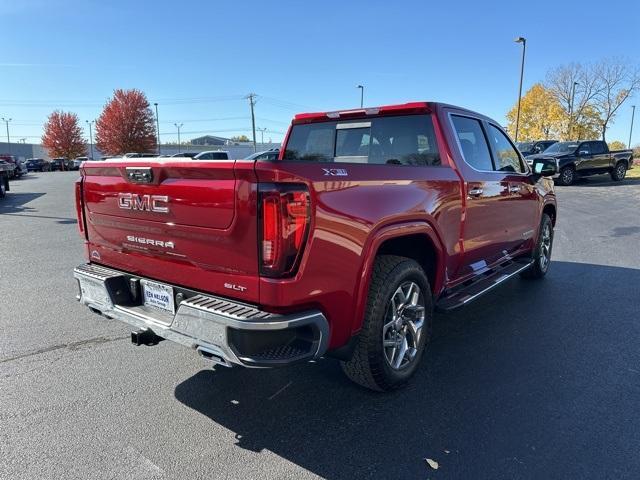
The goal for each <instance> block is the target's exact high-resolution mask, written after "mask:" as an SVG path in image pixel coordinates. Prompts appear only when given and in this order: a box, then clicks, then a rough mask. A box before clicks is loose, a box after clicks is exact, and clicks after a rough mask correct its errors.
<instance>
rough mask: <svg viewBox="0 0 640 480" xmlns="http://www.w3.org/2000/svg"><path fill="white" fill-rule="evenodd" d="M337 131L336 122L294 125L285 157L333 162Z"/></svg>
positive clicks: (287, 158)
mask: <svg viewBox="0 0 640 480" xmlns="http://www.w3.org/2000/svg"><path fill="white" fill-rule="evenodd" d="M335 133H336V124H335V122H326V123H310V124H308V125H294V127H293V128H292V130H291V135H289V141H288V142H287V149H286V151H285V152H284V159H285V160H304V161H309V162H332V161H333V148H334V145H333V143H334V138H335Z"/></svg>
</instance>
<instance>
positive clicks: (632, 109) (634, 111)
mask: <svg viewBox="0 0 640 480" xmlns="http://www.w3.org/2000/svg"><path fill="white" fill-rule="evenodd" d="M635 115H636V106H635V105H631V128H630V129H629V149H631V148H632V147H631V135H632V134H633V117H635ZM631 163H633V162H631Z"/></svg>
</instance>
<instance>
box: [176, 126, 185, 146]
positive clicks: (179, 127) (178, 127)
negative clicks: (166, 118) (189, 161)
mask: <svg viewBox="0 0 640 480" xmlns="http://www.w3.org/2000/svg"><path fill="white" fill-rule="evenodd" d="M174 125H175V126H176V128H177V129H178V153H180V129H181V128H182V126H183V125H184V123H180V124H177V123H174Z"/></svg>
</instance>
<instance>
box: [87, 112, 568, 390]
mask: <svg viewBox="0 0 640 480" xmlns="http://www.w3.org/2000/svg"><path fill="white" fill-rule="evenodd" d="M556 173H557V166H556V163H555V162H554V161H552V160H550V159H546V158H541V159H537V160H535V161H534V162H533V164H532V165H531V166H529V165H527V163H526V162H525V161H524V160H523V158H522V157H521V154H520V153H519V152H518V150H517V148H516V147H515V146H514V144H513V143H512V141H511V140H510V139H509V138H508V136H507V135H506V134H505V133H504V131H503V130H502V128H501V127H500V126H499V124H498V123H497V122H495V121H493V120H491V119H490V118H487V117H485V116H483V115H480V114H477V113H474V112H471V111H469V110H466V109H462V108H458V107H454V106H450V105H444V104H439V103H431V102H416V103H407V104H403V105H392V106H383V107H377V108H365V109H357V110H347V111H337V112H326V113H306V114H300V115H297V116H295V118H294V119H293V121H292V124H291V127H290V128H289V131H288V133H287V136H286V139H285V141H284V145H283V148H282V150H281V151H280V154H279V158H278V159H277V160H257V161H256V160H221V161H199V160H193V159H187V158H155V159H128V160H122V159H114V160H107V161H102V162H92V161H88V162H84V163H83V165H82V167H81V178H80V179H79V180H78V181H77V183H76V200H77V202H76V203H77V214H78V219H79V222H78V225H79V228H80V231H81V234H82V236H83V238H84V240H85V247H86V256H87V259H88V261H89V263H87V264H84V265H81V266H79V267H77V268H76V269H75V277H76V278H77V280H78V283H79V289H80V294H79V295H78V299H79V300H80V302H82V303H83V304H85V305H87V306H88V307H89V308H90V309H91V310H93V311H94V312H97V313H100V314H102V315H104V316H106V317H109V318H113V319H117V320H120V321H123V322H126V323H127V324H129V325H131V326H133V327H134V328H135V331H134V332H133V333H132V341H133V342H134V343H135V344H138V345H140V344H147V345H153V344H156V343H157V342H158V341H159V340H161V339H169V340H172V341H175V342H178V343H180V344H183V345H186V346H189V347H192V348H194V349H195V350H197V351H198V352H199V353H200V354H201V355H203V356H204V357H206V358H208V359H210V360H212V361H213V362H215V363H217V364H222V365H225V366H233V365H241V366H246V367H275V366H283V365H288V364H292V363H296V362H302V361H308V360H312V359H314V358H318V357H320V356H323V355H329V356H333V357H336V358H338V359H340V360H341V362H342V365H343V368H344V371H345V373H346V374H347V375H348V376H349V377H350V378H351V379H352V380H354V381H355V382H357V383H359V384H361V385H363V386H366V387H368V388H371V389H374V390H389V389H392V388H395V387H398V386H400V385H402V384H403V383H405V382H406V381H407V380H408V379H409V377H410V376H411V375H412V374H413V373H414V372H415V370H416V368H417V366H418V363H419V361H420V358H421V356H422V354H423V352H424V350H425V345H426V343H427V342H428V341H429V336H430V330H431V321H432V316H433V311H434V308H439V309H440V310H451V309H453V308H456V307H460V306H462V305H465V304H466V303H468V302H470V301H472V300H473V299H475V298H477V297H478V296H480V295H482V294H484V293H486V292H488V291H490V290H491V289H492V288H494V287H495V286H496V285H499V284H500V283H502V282H503V281H505V280H507V279H509V278H511V277H513V276H514V275H516V274H518V273H519V274H521V275H522V276H524V277H528V278H540V277H543V276H544V275H545V273H546V272H547V269H548V268H549V262H550V256H551V248H552V242H553V228H554V224H555V221H556V218H557V207H556V200H555V195H554V191H553V182H552V180H551V179H550V178H549V177H550V176H553V175H554V174H556Z"/></svg>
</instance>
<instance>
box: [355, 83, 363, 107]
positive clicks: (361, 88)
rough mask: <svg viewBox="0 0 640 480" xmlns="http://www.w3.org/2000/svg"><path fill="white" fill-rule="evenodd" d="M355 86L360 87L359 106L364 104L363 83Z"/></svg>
mask: <svg viewBox="0 0 640 480" xmlns="http://www.w3.org/2000/svg"><path fill="white" fill-rule="evenodd" d="M356 88H359V89H360V108H362V107H363V106H364V85H358V86H357V87H356Z"/></svg>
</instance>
